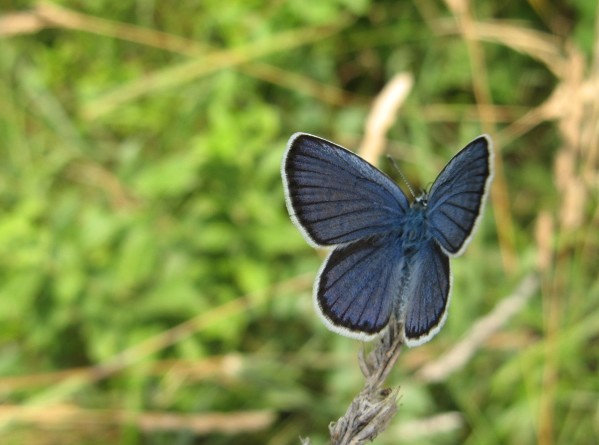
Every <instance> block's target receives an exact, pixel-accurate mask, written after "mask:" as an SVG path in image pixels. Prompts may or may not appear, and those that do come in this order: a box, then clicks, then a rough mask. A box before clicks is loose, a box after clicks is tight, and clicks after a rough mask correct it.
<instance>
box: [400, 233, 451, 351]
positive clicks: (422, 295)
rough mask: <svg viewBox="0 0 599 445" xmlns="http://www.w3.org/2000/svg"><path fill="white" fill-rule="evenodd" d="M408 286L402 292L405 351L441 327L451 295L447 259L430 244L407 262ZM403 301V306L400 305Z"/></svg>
mask: <svg viewBox="0 0 599 445" xmlns="http://www.w3.org/2000/svg"><path fill="white" fill-rule="evenodd" d="M409 269H410V279H409V284H408V285H407V286H406V287H405V288H404V290H405V292H402V297H401V301H402V302H403V305H402V307H403V309H402V312H403V316H401V315H400V319H403V320H402V321H403V328H404V340H405V343H406V344H407V345H408V346H409V347H413V346H419V345H421V344H423V343H426V342H427V341H429V340H430V339H431V338H433V337H434V336H435V335H436V334H437V332H439V330H440V329H441V327H442V326H443V323H445V319H446V318H447V307H448V306H449V297H450V293H451V272H450V270H449V258H448V257H447V255H445V253H444V252H443V251H442V250H441V247H439V245H438V244H437V243H435V242H434V241H432V240H431V241H428V242H426V243H424V244H423V245H422V246H421V247H420V248H419V249H418V251H417V252H416V253H414V255H413V256H412V257H411V258H410V265H409ZM404 301H405V302H404Z"/></svg>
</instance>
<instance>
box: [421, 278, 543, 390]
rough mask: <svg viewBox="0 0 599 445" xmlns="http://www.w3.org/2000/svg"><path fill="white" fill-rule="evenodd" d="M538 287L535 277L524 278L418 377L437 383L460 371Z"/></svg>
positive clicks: (425, 367) (422, 370)
mask: <svg viewBox="0 0 599 445" xmlns="http://www.w3.org/2000/svg"><path fill="white" fill-rule="evenodd" d="M538 288H539V282H538V279H537V277H536V276H535V275H528V276H527V277H525V278H524V279H523V280H522V282H521V283H520V285H519V286H518V288H517V289H516V290H515V291H514V293H513V294H511V295H509V296H508V297H505V298H504V299H503V300H502V301H501V302H500V303H499V304H497V306H495V308H494V309H493V311H492V312H491V313H489V314H487V315H485V316H484V317H482V318H479V319H478V321H476V323H474V325H473V326H472V328H471V329H470V330H469V331H468V332H467V333H466V335H465V336H464V338H463V339H462V340H461V341H460V342H459V343H457V344H456V345H455V346H454V347H453V348H451V349H450V350H449V351H448V352H447V353H445V354H444V355H443V356H441V357H440V358H439V359H437V360H435V361H434V362H431V363H429V364H428V365H426V366H424V367H423V368H422V369H421V370H420V371H419V372H418V374H417V375H418V377H419V378H420V379H422V380H424V381H426V382H439V381H442V380H445V378H446V377H447V376H448V375H449V374H451V373H453V372H455V371H457V370H458V369H460V368H462V367H463V366H464V365H466V363H468V361H469V360H470V359H471V358H472V357H473V356H474V354H475V353H476V351H478V350H479V349H480V348H481V346H482V345H483V344H484V342H485V341H486V340H487V339H488V338H489V337H490V336H491V335H492V334H493V333H494V332H497V331H498V330H499V329H500V328H501V327H502V326H504V325H505V323H507V322H508V321H509V320H511V319H512V317H513V316H514V315H515V314H516V313H518V312H519V311H520V310H522V308H523V307H524V306H525V304H526V303H527V301H528V300H529V299H530V298H531V297H532V296H533V295H534V294H535V292H536V291H537V290H538Z"/></svg>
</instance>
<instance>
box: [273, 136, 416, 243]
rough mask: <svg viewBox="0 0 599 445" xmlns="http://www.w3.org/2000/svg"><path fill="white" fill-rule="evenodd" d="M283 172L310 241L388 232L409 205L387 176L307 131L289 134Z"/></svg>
mask: <svg viewBox="0 0 599 445" xmlns="http://www.w3.org/2000/svg"><path fill="white" fill-rule="evenodd" d="M281 176H282V177H283V184H284V188H285V198H286V203H287V209H288V211H289V215H290V216H291V219H292V220H293V222H294V223H295V225H296V226H297V227H298V228H299V229H300V231H301V232H302V234H303V235H304V238H306V240H307V241H308V242H309V243H310V244H311V245H313V246H320V247H324V246H335V245H338V244H345V243H349V242H352V241H355V240H358V239H361V238H364V237H368V236H372V235H376V234H381V233H385V232H389V231H390V230H393V229H395V228H397V224H398V219H400V218H401V216H402V215H404V214H405V212H406V211H407V209H408V208H409V203H408V200H407V198H406V196H405V195H404V194H403V192H402V191H401V189H400V188H399V187H398V186H397V184H395V183H394V182H393V181H392V180H391V179H390V178H389V177H388V176H387V175H385V174H384V173H382V172H381V171H380V170H378V169H377V168H376V167H374V166H372V165H371V164H369V163H368V162H366V161H365V160H363V159H362V158H360V157H358V156H357V155H355V154H354V153H352V152H350V151H349V150H346V149H345V148H343V147H341V146H339V145H337V144H334V143H332V142H329V141H327V140H324V139H321V138H319V137H316V136H312V135H309V134H305V133H296V134H294V135H293V136H291V138H290V139H289V143H288V146H287V151H286V153H285V155H284V156H283V164H282V166H281Z"/></svg>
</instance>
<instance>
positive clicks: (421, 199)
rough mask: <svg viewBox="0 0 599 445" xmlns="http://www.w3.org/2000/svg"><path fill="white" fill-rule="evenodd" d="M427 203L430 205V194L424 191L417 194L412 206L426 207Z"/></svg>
mask: <svg viewBox="0 0 599 445" xmlns="http://www.w3.org/2000/svg"><path fill="white" fill-rule="evenodd" d="M427 205H428V194H427V193H422V194H420V195H418V196H416V198H415V199H414V204H412V207H417V208H425V207H426V206H427Z"/></svg>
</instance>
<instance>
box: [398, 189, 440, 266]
mask: <svg viewBox="0 0 599 445" xmlns="http://www.w3.org/2000/svg"><path fill="white" fill-rule="evenodd" d="M426 198H427V196H426V195H421V196H419V197H418V198H416V200H415V201H414V202H413V203H412V205H411V206H410V208H409V210H408V211H407V212H406V214H405V215H404V217H403V218H402V221H401V223H400V230H399V239H400V242H401V245H402V248H403V249H402V250H403V251H404V253H405V254H406V255H410V254H411V253H413V252H415V251H416V250H418V248H419V247H420V246H422V244H423V243H425V242H427V241H429V240H430V239H431V238H432V235H431V234H430V231H429V228H428V220H427V208H426V205H427V201H426Z"/></svg>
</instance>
